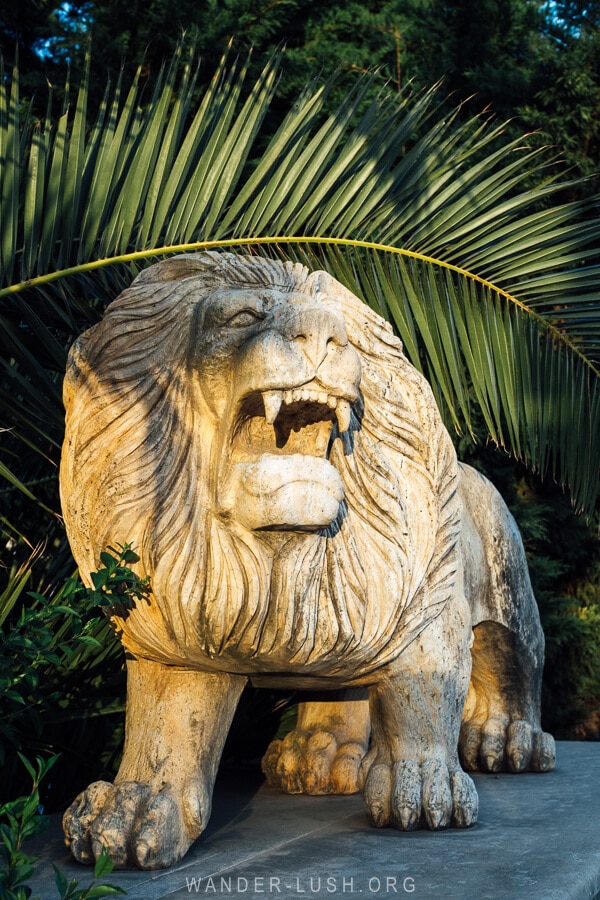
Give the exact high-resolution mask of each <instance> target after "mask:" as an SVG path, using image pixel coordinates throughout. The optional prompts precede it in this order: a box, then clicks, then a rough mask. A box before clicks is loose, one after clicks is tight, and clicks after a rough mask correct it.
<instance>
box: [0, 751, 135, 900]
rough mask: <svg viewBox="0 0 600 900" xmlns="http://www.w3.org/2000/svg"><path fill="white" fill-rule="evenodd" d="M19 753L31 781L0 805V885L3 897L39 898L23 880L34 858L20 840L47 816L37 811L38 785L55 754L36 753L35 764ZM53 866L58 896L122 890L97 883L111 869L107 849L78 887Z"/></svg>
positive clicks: (85, 897) (74, 898) (87, 899)
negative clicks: (23, 792)
mask: <svg viewBox="0 0 600 900" xmlns="http://www.w3.org/2000/svg"><path fill="white" fill-rule="evenodd" d="M19 757H20V759H21V762H22V763H23V765H24V766H25V768H26V769H27V772H28V773H29V775H30V776H31V779H32V782H33V784H32V788H31V792H30V794H29V795H28V796H23V797H17V798H16V799H15V800H11V801H10V802H8V803H3V804H2V805H0V889H1V894H2V897H3V900H40V898H33V897H32V896H31V894H32V890H31V887H29V886H28V885H27V884H26V883H25V882H26V881H27V880H29V879H30V878H31V876H32V875H33V874H34V866H35V863H36V862H37V858H36V857H35V856H31V855H29V854H28V853H26V852H25V851H24V850H23V843H24V842H25V841H27V840H28V839H29V838H32V837H35V836H36V835H38V834H40V832H41V831H43V830H44V828H45V827H46V824H47V819H46V817H45V816H43V815H42V814H41V812H40V809H41V806H40V794H39V787H40V783H41V781H42V780H43V779H44V778H45V777H46V776H47V775H48V773H49V772H50V769H51V768H52V767H53V766H54V764H55V763H56V761H57V759H58V757H57V756H52V757H50V758H49V759H43V758H42V757H40V756H37V757H36V761H35V766H34V765H32V764H31V763H30V762H29V761H28V760H27V759H26V758H25V757H24V756H21V754H19ZM53 868H54V872H55V881H56V888H57V891H58V897H59V898H60V900H92V898H93V897H108V896H114V895H116V894H121V895H123V894H125V893H126V891H124V890H123V889H122V888H120V887H117V886H116V885H112V884H99V883H98V882H99V880H100V879H101V878H103V877H104V876H105V875H108V874H110V872H112V870H113V863H112V860H111V859H110V857H109V855H108V851H107V850H104V851H103V852H102V854H101V855H100V856H99V857H98V859H97V861H96V865H95V867H94V878H93V880H92V882H91V883H90V884H89V885H88V887H86V888H80V887H79V882H78V881H76V880H75V879H72V880H71V881H68V880H67V878H66V876H65V875H64V873H63V872H61V870H60V869H58V868H57V866H53ZM44 900H48V898H44Z"/></svg>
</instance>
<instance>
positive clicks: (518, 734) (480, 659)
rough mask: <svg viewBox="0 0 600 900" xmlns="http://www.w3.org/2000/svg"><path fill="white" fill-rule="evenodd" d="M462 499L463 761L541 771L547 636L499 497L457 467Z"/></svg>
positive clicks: (546, 753)
mask: <svg viewBox="0 0 600 900" xmlns="http://www.w3.org/2000/svg"><path fill="white" fill-rule="evenodd" d="M460 494H461V497H462V500H463V506H464V525H463V531H462V534H461V542H462V552H463V558H464V561H465V589H466V594H467V597H468V600H469V603H470V606H471V612H472V619H473V626H474V630H473V635H474V640H473V647H472V659H473V667H472V675H471V684H470V687H469V693H468V696H467V701H466V703H465V709H464V714H463V725H462V728H461V733H460V745H459V746H460V754H461V759H462V762H463V765H464V767H465V768H466V769H467V770H470V771H473V770H477V769H479V770H482V771H484V772H486V771H487V772H496V771H498V770H500V769H508V770H509V771H512V772H524V771H527V770H533V771H537V772H544V771H547V770H549V769H552V768H553V767H554V755H555V750H554V739H553V738H552V736H551V735H549V734H546V733H545V732H543V731H542V728H541V723H540V702H541V701H540V697H541V684H542V668H543V664H544V634H543V631H542V626H541V624H540V617H539V613H538V608H537V604H536V602H535V597H534V595H533V589H532V587H531V581H530V578H529V570H528V567H527V559H526V556H525V549H524V547H523V541H522V539H521V535H520V533H519V530H518V528H517V525H516V522H515V520H514V518H513V517H512V515H511V514H510V512H509V510H508V508H507V507H506V504H505V503H504V501H503V499H502V497H501V496H500V494H499V493H498V491H497V490H496V489H495V488H494V487H493V485H492V484H491V483H490V482H489V481H488V480H487V479H486V478H484V477H483V476H482V475H481V474H479V473H478V472H476V471H475V470H474V469H471V468H470V467H469V466H461V481H460Z"/></svg>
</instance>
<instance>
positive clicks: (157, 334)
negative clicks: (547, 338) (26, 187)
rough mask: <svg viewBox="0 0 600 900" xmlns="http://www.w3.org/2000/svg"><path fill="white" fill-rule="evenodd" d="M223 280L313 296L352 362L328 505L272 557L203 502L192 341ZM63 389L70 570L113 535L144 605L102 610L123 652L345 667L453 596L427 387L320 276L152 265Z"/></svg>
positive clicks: (207, 438)
mask: <svg viewBox="0 0 600 900" xmlns="http://www.w3.org/2000/svg"><path fill="white" fill-rule="evenodd" d="M235 286H240V287H244V288H252V287H255V288H256V289H261V288H264V287H269V288H277V289H278V290H280V291H283V292H290V291H296V292H298V291H299V292H304V293H306V294H308V295H311V296H312V295H318V296H319V297H320V299H322V301H323V302H324V303H326V304H332V305H334V306H335V307H336V308H338V309H341V311H342V313H343V315H344V318H345V321H346V325H347V330H348V335H349V340H350V342H351V344H352V345H353V346H354V348H355V349H356V351H357V352H358V353H359V355H360V358H361V364H362V380H361V399H360V400H359V402H358V403H357V404H356V405H355V408H354V410H353V414H352V421H351V428H350V431H349V432H348V433H347V434H346V435H343V436H342V438H339V437H338V438H337V439H336V440H335V442H334V445H333V448H332V451H331V454H330V461H331V462H332V464H333V465H334V466H335V467H336V468H337V469H338V471H339V472H340V474H341V476H342V480H343V482H344V488H345V500H344V502H343V503H342V504H341V507H340V514H339V516H338V519H337V520H336V521H335V522H334V523H333V524H332V525H331V526H329V528H327V529H325V530H323V531H321V532H318V533H316V534H290V535H289V537H288V539H287V543H286V546H285V552H279V553H278V552H274V551H273V550H272V548H271V547H270V546H269V545H268V543H267V542H265V540H264V539H262V538H261V536H260V535H257V534H254V533H252V532H249V531H245V530H244V529H242V528H240V527H235V525H234V526H231V525H228V524H227V523H225V522H222V521H221V520H220V519H219V517H218V516H217V515H216V514H215V513H214V512H212V510H211V503H210V497H209V496H208V487H207V485H208V477H207V473H208V471H209V468H208V467H210V466H211V465H215V461H214V459H213V458H212V456H213V449H212V444H213V440H212V439H213V437H214V435H213V434H212V433H211V431H212V429H211V427H210V426H209V425H208V424H207V423H206V421H200V420H199V415H198V410H197V409H195V406H194V401H193V391H192V390H191V379H192V373H191V372H190V363H189V360H190V356H191V354H190V349H191V342H192V340H193V330H194V328H197V327H201V318H202V316H201V301H202V299H203V298H204V297H206V296H207V295H208V294H210V293H212V292H213V291H215V290H217V289H222V288H224V287H227V288H231V287H235ZM199 310H200V313H198V311H199ZM64 399H65V406H66V410H67V429H66V439H65V446H64V452H63V460H62V465H61V491H62V497H63V513H64V517H65V522H66V525H67V531H68V534H69V538H70V540H71V544H72V547H73V552H74V555H75V558H76V560H77V563H78V564H79V566H80V570H81V572H82V576H83V577H84V580H88V581H89V573H90V572H91V571H94V570H95V569H96V568H97V567H98V564H99V556H100V553H101V552H102V551H103V550H104V549H105V548H106V547H107V546H108V545H111V544H112V545H114V544H115V542H121V543H124V542H130V543H132V544H133V546H134V547H135V549H136V551H137V552H138V554H139V556H140V563H139V569H140V571H141V572H143V573H144V574H146V573H147V574H149V575H150V579H151V584H152V588H153V594H152V597H151V600H150V602H149V604H145V603H139V604H138V606H137V608H136V609H134V610H132V611H131V612H130V613H129V614H128V615H126V616H124V617H122V618H119V617H118V616H115V617H114V618H115V622H116V625H117V627H118V628H119V630H120V631H121V632H122V638H123V642H124V644H125V646H126V648H127V649H129V650H130V651H131V652H133V653H136V654H141V655H143V656H147V657H150V658H154V659H158V660H165V661H167V662H171V663H178V662H179V663H181V664H187V665H190V664H191V665H198V666H199V667H202V666H205V665H206V666H208V667H212V668H215V669H225V670H230V671H247V672H252V671H260V672H267V673H268V672H292V671H298V668H299V667H302V671H304V672H307V673H315V674H317V675H320V674H328V675H334V676H335V675H336V674H337V675H338V676H339V677H340V678H344V677H345V678H347V677H348V676H349V675H352V674H353V673H356V672H360V673H364V672H367V671H369V670H371V669H374V668H375V667H378V666H380V665H382V664H384V663H385V662H388V661H390V660H391V659H393V658H394V657H395V656H397V655H398V654H399V653H400V652H401V650H402V649H403V648H404V647H405V646H406V645H407V644H408V643H409V642H410V641H411V640H412V639H414V637H415V636H416V635H417V634H418V633H419V631H420V630H421V629H422V628H423V627H425V625H426V624H427V623H428V622H429V621H431V619H432V618H433V617H435V616H436V615H437V614H438V613H439V612H440V611H441V609H442V608H443V605H444V603H445V602H447V600H448V598H449V597H450V595H451V594H452V591H453V590H455V589H456V587H455V577H456V570H457V565H456V553H457V549H456V541H457V529H458V515H459V509H458V501H457V499H456V495H455V489H456V479H457V464H456V457H455V454H454V450H453V448H452V445H451V443H450V439H449V436H448V434H447V432H446V430H445V428H444V427H443V425H442V423H441V420H440V418H439V415H438V413H437V410H436V409H435V404H434V401H433V398H432V394H431V391H430V388H429V386H428V385H427V383H426V382H425V380H424V379H423V377H422V376H421V375H420V374H419V373H418V372H417V371H416V370H415V369H414V368H413V367H412V366H411V365H410V364H409V363H408V361H407V360H406V358H405V357H404V355H403V353H402V347H401V343H400V341H399V340H398V339H397V338H396V337H395V336H394V335H393V333H392V331H391V329H390V328H389V325H387V323H385V322H384V321H383V320H382V319H381V318H380V317H379V316H378V315H377V314H376V313H374V312H373V311H372V310H371V309H369V307H367V306H366V305H365V304H363V303H361V302H360V301H359V300H358V299H357V298H356V297H354V296H353V295H352V294H351V293H350V292H349V291H347V290H346V289H344V288H342V286H341V285H340V284H339V283H338V282H335V281H334V280H333V279H332V278H331V276H329V275H328V274H326V273H325V272H314V273H309V271H308V270H307V269H306V268H305V267H304V266H302V265H300V264H297V263H296V264H294V263H291V262H286V263H282V262H278V261H273V260H267V259H262V258H256V257H244V256H239V255H233V254H229V253H222V254H219V253H215V252H208V253H200V254H188V255H183V256H178V257H174V258H172V259H170V260H167V261H164V262H161V263H158V264H157V265H154V266H152V267H151V268H149V269H146V270H145V271H143V272H142V273H141V274H140V275H138V277H137V278H136V279H135V281H134V282H133V284H132V285H131V287H129V288H128V289H127V290H126V291H124V292H123V293H122V294H121V295H120V296H119V297H118V298H117V299H116V300H115V301H114V302H113V303H112V304H111V305H110V306H109V307H108V309H107V312H106V314H105V317H104V319H103V320H102V321H101V322H100V323H99V324H98V325H96V326H95V327H93V328H92V329H90V330H89V331H87V332H85V333H84V334H83V335H82V336H81V337H80V338H79V339H78V340H77V341H76V343H75V344H74V346H73V348H72V350H71V353H70V357H69V367H68V372H67V377H66V379H65V386H64Z"/></svg>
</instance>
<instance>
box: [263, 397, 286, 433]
mask: <svg viewBox="0 0 600 900" xmlns="http://www.w3.org/2000/svg"><path fill="white" fill-rule="evenodd" d="M262 397H263V403H264V404H265V419H266V420H267V423H268V424H269V425H273V423H274V422H275V419H276V418H277V416H278V415H279V410H280V409H281V404H282V403H283V392H282V391H264V393H263V395H262Z"/></svg>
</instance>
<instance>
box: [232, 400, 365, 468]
mask: <svg viewBox="0 0 600 900" xmlns="http://www.w3.org/2000/svg"><path fill="white" fill-rule="evenodd" d="M351 409H352V404H351V401H350V400H348V399H347V398H346V397H340V396H335V395H334V394H331V393H329V392H328V391H324V390H322V389H321V388H320V387H319V386H307V385H304V386H302V387H299V388H294V389H293V390H280V391H273V390H269V391H263V392H262V393H260V392H255V393H253V394H251V395H250V396H249V397H246V398H245V400H244V401H243V403H242V405H241V409H240V412H239V415H238V417H237V421H236V425H235V428H234V437H233V450H234V454H233V455H234V458H238V459H239V458H240V457H244V458H248V457H257V456H260V455H261V454H264V453H279V454H286V455H287V454H301V455H303V456H318V457H322V458H323V457H325V458H326V457H327V456H328V453H329V446H330V443H331V438H332V432H333V429H334V426H335V425H336V424H337V430H338V432H344V431H347V430H348V428H349V426H350V414H351Z"/></svg>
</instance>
